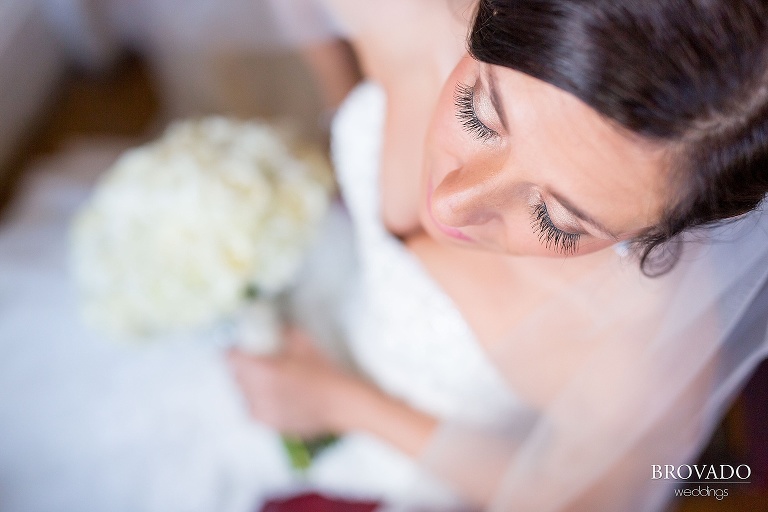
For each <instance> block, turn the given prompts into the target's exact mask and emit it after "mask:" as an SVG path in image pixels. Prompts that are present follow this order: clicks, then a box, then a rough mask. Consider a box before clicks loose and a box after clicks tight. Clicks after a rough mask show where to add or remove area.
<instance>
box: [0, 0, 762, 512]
mask: <svg viewBox="0 0 768 512" xmlns="http://www.w3.org/2000/svg"><path fill="white" fill-rule="evenodd" d="M284 16H285V13H284V12H280V9H279V8H278V9H275V7H274V4H273V3H272V2H267V1H266V0H221V1H211V0H154V1H153V0H0V241H2V242H3V243H0V251H12V250H13V248H14V242H13V236H16V234H17V233H18V232H19V231H20V230H22V231H23V229H24V223H25V222H28V221H29V219H30V218H33V217H34V216H35V215H36V214H37V213H39V214H40V215H43V211H48V210H47V208H48V205H47V204H46V203H45V198H44V197H43V199H41V200H39V201H38V200H36V201H28V200H27V199H26V198H27V197H28V196H29V195H30V194H32V193H33V190H34V189H35V187H36V185H35V184H36V183H38V184H39V182H40V180H39V176H41V175H43V176H46V177H48V178H50V176H52V175H53V176H54V179H55V176H56V173H57V169H59V168H61V169H64V168H67V169H70V171H71V169H72V167H73V166H74V167H78V166H85V167H89V170H88V171H87V172H86V173H85V174H86V175H85V176H84V175H83V174H82V173H79V174H78V172H79V171H78V170H77V169H75V171H74V173H71V172H70V171H67V172H69V174H68V173H67V172H64V171H62V174H61V176H60V177H61V179H62V180H68V179H73V180H81V181H80V182H79V183H81V184H82V183H86V185H85V186H86V187H87V186H90V185H89V184H90V183H92V181H93V179H95V178H96V177H97V176H98V173H99V172H100V171H101V170H103V169H106V167H107V166H108V165H109V164H110V162H111V161H112V159H114V157H115V156H117V154H119V152H120V151H121V150H122V149H124V148H127V147H129V146H131V145H136V144H139V143H142V142H144V141H146V140H149V139H151V138H153V137H156V136H157V135H158V134H159V133H160V132H161V130H162V129H163V128H164V127H165V126H166V125H167V123H168V122H169V121H171V120H173V119H178V118H185V117H194V116H201V115H205V114H224V115H231V116H235V117H239V118H248V117H266V118H270V119H278V118H279V119H289V120H291V122H292V124H293V126H294V127H295V128H296V129H297V130H298V131H299V132H300V133H301V134H302V136H303V137H304V138H306V139H309V140H314V141H317V142H319V143H321V144H325V143H327V137H328V121H329V118H330V115H331V112H332V111H333V108H334V107H335V106H336V105H337V104H338V102H339V101H340V99H341V96H342V95H343V92H344V91H345V90H347V89H348V88H349V86H351V84H352V83H354V81H355V80H357V79H358V72H357V71H356V69H355V66H354V62H353V60H352V58H351V57H350V55H351V54H350V53H349V49H348V47H347V46H346V45H345V43H344V42H343V41H340V40H338V39H336V36H338V33H335V31H334V29H332V28H329V27H332V26H333V24H332V22H329V21H328V20H323V21H322V23H320V24H319V25H321V26H322V28H321V29H318V32H317V33H312V30H313V29H312V28H311V27H313V25H312V23H311V20H309V21H306V22H305V23H304V25H303V26H305V27H307V28H306V29H305V31H306V33H301V32H300V33H296V32H295V31H293V30H292V29H289V28H287V25H286V23H285V19H284ZM305 43H311V44H312V45H314V46H312V47H310V48H303V49H302V47H303V46H304V45H305ZM323 45H332V46H333V48H334V51H333V52H330V53H327V52H326V53H323V52H319V53H318V52H315V51H314V50H313V49H312V48H314V49H315V50H316V49H317V48H318V47H322V46H323ZM334 59H336V60H334ZM339 59H341V60H342V61H343V62H341V63H340V62H339ZM338 69H344V70H345V72H344V73H342V74H341V75H339V74H338V73H336V71H337V70H338ZM85 154H97V157H96V158H95V159H88V158H86V157H84V156H83V155H85ZM84 162H85V163H84ZM46 179H47V178H46ZM82 180H85V181H82ZM35 208H37V210H36V209H35ZM51 211H53V210H51ZM19 212H23V214H21V213H19ZM40 247H43V246H40ZM11 261H13V260H12V258H11V257H10V256H9V253H6V254H5V255H3V254H0V308H2V307H3V303H4V302H7V300H5V298H6V297H7V296H8V295H5V294H13V293H14V289H13V288H12V287H11V286H10V285H8V284H5V283H9V282H11V283H12V282H13V280H12V279H5V278H10V277H11V275H12V274H13V273H14V272H15V267H14V266H13V264H12V263H9V262H11ZM3 318H5V321H6V322H8V321H10V320H9V317H8V316H0V322H1V321H3ZM30 318H34V316H30V317H29V318H27V319H26V320H19V321H30ZM32 321H39V322H45V319H44V318H41V319H39V320H38V319H35V320H32ZM2 327H3V326H0V333H1V332H6V333H7V332H12V330H7V329H6V330H3V328H2ZM6 327H7V326H6ZM14 342H15V340H10V339H0V357H3V354H6V355H8V354H11V355H12V354H13V353H14V352H13V351H11V350H10V349H9V348H8V347H10V346H12V345H13V344H14ZM3 345H5V347H3ZM16 348H17V349H18V347H16ZM9 361H12V358H11V359H7V360H6V362H5V365H4V366H5V368H6V370H8V369H9V368H11V363H10V362H9ZM29 367H30V366H27V367H26V368H29ZM18 382H23V379H22V380H16V381H14V380H12V379H5V380H3V378H2V377H0V408H2V407H3V404H4V403H5V404H7V403H11V402H12V401H11V400H10V399H9V398H8V397H9V396H10V395H12V394H14V393H17V392H18V389H16V388H14V387H13V384H14V383H18ZM52 400H53V398H52ZM11 412H12V411H11ZM11 412H9V411H8V410H5V411H3V410H0V422H3V421H7V420H8V416H7V415H8V414H10V413H11ZM0 432H3V428H2V425H1V424H0ZM203 441H204V440H203ZM7 444H8V443H6V445H7ZM6 445H4V444H3V442H2V440H0V459H2V458H5V459H6V462H5V463H0V509H3V503H4V501H3V494H4V493H3V489H4V488H8V487H9V486H12V485H14V483H15V482H17V481H20V479H23V477H22V476H20V474H21V473H22V472H23V470H22V468H21V467H20V463H17V462H14V461H17V460H20V458H24V457H31V458H34V453H29V454H24V453H17V454H16V455H15V456H16V457H17V458H16V459H14V458H12V457H11V458H9V457H10V456H9V454H8V453H7V452H6V453H5V455H4V453H3V451H2V448H3V446H6ZM27 462H28V463H30V464H32V465H34V460H31V461H27ZM702 462H706V463H713V464H734V465H738V464H743V463H746V464H750V466H751V467H752V470H753V477H752V483H751V484H750V485H748V486H743V487H744V488H743V489H731V494H730V495H729V496H728V498H727V499H724V500H722V501H717V500H715V499H713V498H688V499H679V500H676V501H674V502H673V503H672V505H671V507H670V511H680V512H694V511H702V512H703V511H717V510H721V511H759V510H768V367H766V365H765V364H764V365H763V366H762V367H761V369H760V370H759V371H758V373H757V375H755V377H754V378H753V379H752V381H751V382H750V384H749V385H748V386H747V388H746V389H745V391H744V393H742V395H741V396H740V397H739V398H738V400H737V401H736V402H735V404H734V406H733V407H732V409H731V411H730V412H729V414H728V415H727V417H726V418H725V420H724V421H723V423H722V425H721V426H720V428H719V429H718V431H717V432H716V434H715V436H714V437H713V439H712V441H711V443H710V445H709V447H708V448H707V450H706V452H705V453H704V454H703V455H702ZM17 469H18V471H16V470H17ZM60 469H61V471H62V472H64V471H66V467H61V468H60ZM25 470H26V469H24V471H25ZM52 478H56V475H55V474H54V475H52ZM6 504H7V503H6Z"/></svg>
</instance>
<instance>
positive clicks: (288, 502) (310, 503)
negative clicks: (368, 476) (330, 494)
mask: <svg viewBox="0 0 768 512" xmlns="http://www.w3.org/2000/svg"><path fill="white" fill-rule="evenodd" d="M378 506H379V503H376V502H374V501H346V500H338V499H331V498H326V497H325V496H322V495H320V494H317V493H310V494H300V495H298V496H292V497H290V498H285V499H280V500H270V501H268V502H267V503H266V504H265V505H264V506H263V507H262V509H261V512H373V511H374V510H376V508H377V507H378Z"/></svg>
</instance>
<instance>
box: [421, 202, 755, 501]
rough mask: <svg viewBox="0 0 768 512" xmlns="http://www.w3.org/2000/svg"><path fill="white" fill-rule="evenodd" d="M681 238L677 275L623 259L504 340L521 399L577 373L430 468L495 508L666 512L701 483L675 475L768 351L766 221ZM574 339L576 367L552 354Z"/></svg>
mask: <svg viewBox="0 0 768 512" xmlns="http://www.w3.org/2000/svg"><path fill="white" fill-rule="evenodd" d="M682 243H683V244H684V248H683V254H682V258H681V261H680V262H679V263H678V264H677V265H676V267H675V268H674V269H673V270H672V271H671V272H670V273H669V274H667V275H664V276H662V277H659V278H654V279H650V278H645V277H643V276H642V275H641V273H640V272H639V270H638V267H637V263H636V262H635V261H632V260H631V259H627V258H624V259H617V261H616V264H615V265H608V266H606V267H604V268H600V269H599V270H598V271H596V272H595V273H594V274H593V275H591V276H589V277H588V278H586V279H585V280H584V281H582V282H581V283H579V284H578V285H575V286H574V287H572V288H569V289H567V290H563V291H562V293H561V294H560V295H559V297H558V298H557V299H555V300H553V301H551V302H548V303H547V304H546V305H545V306H544V307H543V308H541V309H540V310H539V311H538V312H536V313H535V314H533V315H530V316H529V317H528V318H527V319H526V321H525V322H523V323H522V324H521V325H520V326H519V327H518V328H517V329H516V330H515V332H513V333H510V334H509V336H508V337H506V339H505V340H504V341H503V342H501V343H499V344H497V345H496V346H494V347H493V349H492V352H491V353H489V358H490V360H491V361H492V362H493V363H494V364H495V365H496V366H497V368H498V369H499V370H500V372H501V373H502V374H503V376H504V377H505V378H506V379H507V381H508V382H509V383H510V388H511V390H512V391H513V392H514V391H515V389H519V386H520V385H524V384H525V385H529V386H530V385H532V384H531V383H533V385H536V382H547V381H549V380H552V379H548V378H546V377H544V378H542V379H538V380H537V378H536V376H535V375H536V374H540V375H545V376H546V374H547V373H548V372H551V370H550V369H549V368H548V365H552V366H554V367H555V368H556V369H559V368H574V369H573V370H572V371H571V373H570V374H568V375H566V376H564V377H563V378H561V379H554V380H555V381H559V382H562V385H560V386H558V387H557V389H554V390H553V391H552V392H551V393H549V394H548V396H546V397H545V399H544V400H543V403H540V404H537V405H536V406H532V407H531V408H530V410H529V411H527V412H526V413H525V414H521V415H520V416H519V417H516V418H508V421H507V422H506V423H505V424H501V425H458V424H452V423H450V422H449V423H447V424H443V425H441V427H440V428H439V431H438V433H437V435H436V436H435V437H434V438H433V440H432V442H431V444H430V446H429V448H428V449H427V450H426V451H425V452H424V454H423V456H422V463H423V464H424V465H425V467H426V468H428V469H429V470H430V472H432V473H435V474H437V475H439V476H441V477H442V478H443V479H444V480H445V481H447V482H451V483H453V484H454V485H456V486H457V487H458V488H459V489H461V490H462V491H463V492H464V493H465V495H466V496H467V497H468V498H469V500H470V502H472V501H475V502H480V503H485V504H488V508H489V510H499V511H501V510H515V511H536V512H545V511H561V510H569V511H570V510H585V511H602V510H606V511H608V510H622V511H635V510H637V511H650V510H659V508H660V507H661V506H663V504H664V503H665V502H666V501H667V500H669V499H670V498H671V497H672V492H673V491H672V487H674V486H675V485H678V484H681V483H684V480H682V479H681V478H685V479H686V480H687V481H689V482H690V481H697V479H696V477H695V475H694V476H693V478H691V476H689V475H688V470H687V469H686V468H682V474H680V472H678V471H677V469H679V466H680V465H683V464H693V462H692V459H694V458H695V457H696V455H697V453H698V452H699V451H700V449H701V448H702V447H703V444H704V443H705V442H706V441H707V440H708V438H709V436H710V435H711V433H712V432H713V430H714V428H715V427H716V426H717V424H718V422H719V419H720V417H721V415H722V414H723V412H724V409H725V408H726V407H727V406H728V405H729V403H730V400H731V399H732V398H733V397H734V395H735V394H736V393H737V392H738V391H739V390H740V388H741V386H743V384H744V383H745V382H746V380H747V379H748V377H749V376H750V374H751V372H752V371H753V370H754V368H755V367H756V365H757V364H758V363H759V362H760V361H761V360H762V359H763V358H765V357H766V355H768V214H765V213H762V212H753V213H752V214H749V215H747V216H745V217H744V218H742V219H740V220H738V221H736V222H732V223H729V224H726V225H723V226H721V227H719V228H716V229H711V230H709V231H708V232H706V233H699V234H697V236H695V237H694V236H688V237H687V240H686V241H684V242H682ZM564 333H568V334H567V337H568V338H569V339H568V343H572V344H576V345H578V346H579V348H580V354H579V356H578V357H580V358H581V360H580V361H578V362H577V363H576V364H574V365H562V364H560V363H561V362H560V361H558V357H559V354H547V353H546V348H544V349H543V350H542V347H546V346H547V345H548V343H549V341H550V339H551V336H560V337H563V336H564ZM543 354H544V357H542V355H543ZM562 357H572V356H569V355H568V354H564V355H563V356H562ZM555 371H559V370H555ZM667 466H673V467H674V468H675V472H674V474H667V472H666V467H667ZM659 471H660V472H659ZM726 472H727V473H730V470H727V471H726ZM746 473H747V469H746V468H742V471H741V475H742V476H746ZM717 474H718V475H719V476H723V475H722V473H721V470H720V468H717ZM665 476H669V477H670V478H666V479H665V478H664V477H665ZM709 476H710V478H709V479H704V480H705V482H706V483H707V484H709V483H712V484H715V483H716V482H717V480H713V479H712V476H713V475H711V474H710V475H709ZM725 476H726V477H729V475H728V474H726V475H725ZM729 478H730V480H729V481H731V482H732V481H734V480H736V478H733V476H732V475H731V476H730V477H729ZM699 480H701V479H699ZM717 487H718V488H720V489H722V488H728V487H729V486H728V485H725V484H724V485H720V484H718V486H717ZM731 490H732V491H733V486H731ZM414 492H418V491H416V490H415V491H414Z"/></svg>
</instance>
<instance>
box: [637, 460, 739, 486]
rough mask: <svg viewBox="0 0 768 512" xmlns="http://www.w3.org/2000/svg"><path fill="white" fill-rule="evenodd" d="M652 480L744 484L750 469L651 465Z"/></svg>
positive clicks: (722, 465) (725, 466)
mask: <svg viewBox="0 0 768 512" xmlns="http://www.w3.org/2000/svg"><path fill="white" fill-rule="evenodd" d="M651 471H652V475H651V478H652V479H653V480H690V479H692V478H695V479H696V480H697V481H698V480H711V481H723V482H727V481H733V479H736V480H738V481H742V482H745V481H747V480H749V477H750V476H751V475H752V469H751V468H750V467H749V466H748V465H746V464H741V465H739V466H736V467H733V466H731V465H730V464H720V466H715V465H711V464H694V465H690V464H682V465H680V466H673V465H671V464H666V465H664V466H661V465H657V464H652V465H651Z"/></svg>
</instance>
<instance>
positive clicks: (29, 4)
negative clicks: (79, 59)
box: [0, 0, 67, 168]
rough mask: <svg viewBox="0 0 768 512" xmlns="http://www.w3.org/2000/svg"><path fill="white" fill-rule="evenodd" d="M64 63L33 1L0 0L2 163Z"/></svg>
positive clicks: (41, 105) (45, 102) (44, 102)
mask: <svg viewBox="0 0 768 512" xmlns="http://www.w3.org/2000/svg"><path fill="white" fill-rule="evenodd" d="M66 62H67V59H66V57H65V54H64V51H63V49H62V48H61V45H60V44H59V40H58V39H57V38H56V37H55V36H54V35H53V33H52V31H51V30H50V29H49V28H48V24H47V23H46V21H45V19H44V15H43V10H42V9H41V7H40V5H39V4H38V3H37V2H36V1H30V0H0V168H2V167H3V165H4V164H5V163H7V160H8V158H9V157H10V156H11V153H12V152H13V150H14V148H15V146H16V145H17V144H18V143H19V142H20V141H21V138H22V137H23V135H24V133H25V131H26V130H28V129H29V127H30V124H31V123H32V121H33V120H34V118H35V116H37V115H38V114H39V113H40V112H41V111H42V110H43V109H44V108H45V107H46V106H47V105H48V101H49V100H50V99H51V94H52V93H53V91H54V90H55V89H56V86H57V84H58V82H59V80H60V79H61V77H62V75H63V74H64V71H65V69H66Z"/></svg>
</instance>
